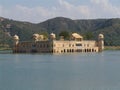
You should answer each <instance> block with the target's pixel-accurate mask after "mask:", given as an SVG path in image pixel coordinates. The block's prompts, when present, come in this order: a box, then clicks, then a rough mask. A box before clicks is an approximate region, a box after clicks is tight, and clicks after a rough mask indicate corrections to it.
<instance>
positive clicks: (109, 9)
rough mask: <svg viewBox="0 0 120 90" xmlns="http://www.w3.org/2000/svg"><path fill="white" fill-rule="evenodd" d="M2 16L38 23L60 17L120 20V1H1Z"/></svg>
mask: <svg viewBox="0 0 120 90" xmlns="http://www.w3.org/2000/svg"><path fill="white" fill-rule="evenodd" d="M0 16H1V17H6V18H10V19H14V20H21V21H30V22H37V23H38V22H42V21H45V20H47V19H50V18H54V17H60V16H62V17H68V18H71V19H96V18H120V0H0Z"/></svg>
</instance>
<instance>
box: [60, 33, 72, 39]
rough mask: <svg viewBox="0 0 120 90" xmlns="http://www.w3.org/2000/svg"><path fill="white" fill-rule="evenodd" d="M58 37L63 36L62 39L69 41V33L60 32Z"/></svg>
mask: <svg viewBox="0 0 120 90" xmlns="http://www.w3.org/2000/svg"><path fill="white" fill-rule="evenodd" d="M59 36H63V37H64V39H69V38H70V34H69V32H67V31H61V32H60V33H59Z"/></svg>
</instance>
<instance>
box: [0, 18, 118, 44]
mask: <svg viewBox="0 0 120 90" xmlns="http://www.w3.org/2000/svg"><path fill="white" fill-rule="evenodd" d="M62 31H67V32H69V33H72V32H77V33H80V34H81V35H83V36H86V35H87V34H92V36H93V37H92V38H91V39H97V35H98V34H99V33H103V34H104V35H105V45H108V46H109V45H110V46H111V45H114V46H120V19H119V18H116V19H93V20H92V19H91V20H72V19H69V18H64V17H56V18H53V19H49V20H47V21H44V22H41V23H37V24H35V23H29V22H21V21H15V20H11V19H6V18H3V17H0V45H3V44H4V45H10V46H12V36H13V35H15V34H17V35H19V36H20V40H21V41H25V40H31V38H32V37H31V36H32V34H33V33H43V32H45V33H48V34H50V33H52V32H53V33H55V34H56V35H57V36H58V35H59V33H60V32H62Z"/></svg>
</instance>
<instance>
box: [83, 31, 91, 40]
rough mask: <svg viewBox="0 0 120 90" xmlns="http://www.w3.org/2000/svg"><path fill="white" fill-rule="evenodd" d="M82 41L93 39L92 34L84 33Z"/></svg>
mask: <svg viewBox="0 0 120 90" xmlns="http://www.w3.org/2000/svg"><path fill="white" fill-rule="evenodd" d="M84 39H86V40H90V39H93V33H92V32H86V33H85V34H84Z"/></svg>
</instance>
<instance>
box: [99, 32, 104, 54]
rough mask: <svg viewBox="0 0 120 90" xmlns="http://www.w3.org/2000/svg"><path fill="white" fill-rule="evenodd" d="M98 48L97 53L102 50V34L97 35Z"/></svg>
mask: <svg viewBox="0 0 120 90" xmlns="http://www.w3.org/2000/svg"><path fill="white" fill-rule="evenodd" d="M98 48H99V52H101V51H103V50H104V35H103V34H99V36H98Z"/></svg>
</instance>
